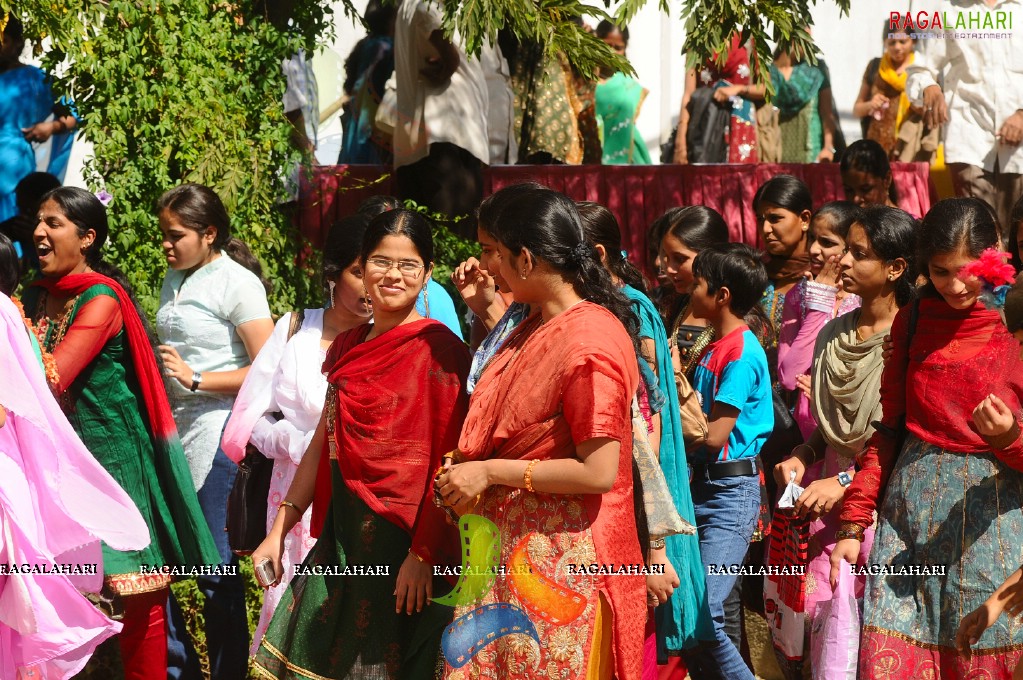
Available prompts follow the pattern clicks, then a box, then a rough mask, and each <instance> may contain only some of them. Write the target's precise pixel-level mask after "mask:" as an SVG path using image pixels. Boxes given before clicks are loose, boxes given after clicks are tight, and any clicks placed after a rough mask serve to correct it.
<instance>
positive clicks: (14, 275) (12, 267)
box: [0, 234, 21, 297]
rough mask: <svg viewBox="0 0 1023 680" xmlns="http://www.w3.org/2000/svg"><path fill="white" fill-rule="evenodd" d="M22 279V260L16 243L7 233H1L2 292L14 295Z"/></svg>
mask: <svg viewBox="0 0 1023 680" xmlns="http://www.w3.org/2000/svg"><path fill="white" fill-rule="evenodd" d="M20 280H21V260H19V259H18V251H16V250H15V249H14V243H13V242H12V241H11V239H9V238H7V236H6V235H5V234H0V293H3V294H4V295H6V296H7V297H11V296H12V295H14V291H15V289H16V288H17V287H18V281H20Z"/></svg>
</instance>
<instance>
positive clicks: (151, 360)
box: [32, 272, 178, 441]
mask: <svg viewBox="0 0 1023 680" xmlns="http://www.w3.org/2000/svg"><path fill="white" fill-rule="evenodd" d="M100 284H102V285H104V286H109V287H110V288H112V289H113V291H114V294H115V295H116V296H117V303H118V305H119V306H120V309H121V316H122V317H123V319H124V332H125V333H126V334H127V336H128V352H129V353H130V354H131V362H132V366H133V367H134V368H135V375H136V377H137V378H138V381H139V391H140V392H141V393H142V400H143V402H144V403H145V405H146V415H147V416H148V418H149V430H150V432H152V434H153V436H154V437H157V438H159V439H161V440H164V441H166V440H169V439H172V438H177V436H178V428H177V425H175V423H174V418H173V417H172V416H171V409H170V402H168V401H167V390H166V388H165V387H164V384H163V376H162V375H160V369H159V367H158V366H157V363H156V357H155V356H154V354H153V349H152V345H151V344H150V343H149V334H148V333H147V332H146V327H145V324H143V323H142V319H141V318H139V315H138V312H136V311H135V303H134V302H132V300H131V297H130V296H129V295H128V292H127V291H126V290H124V288H122V287H121V284H119V283H118V282H117V281H115V280H113V279H112V278H110V277H109V276H104V275H103V274H97V273H95V272H88V273H85V274H68V275H67V276H62V277H61V278H59V279H41V280H39V281H36V282H35V283H33V284H32V285H33V286H39V287H40V288H43V289H45V290H46V291H48V292H49V293H50V294H51V295H59V296H61V297H74V296H75V295H80V294H82V293H83V292H85V291H86V290H87V289H89V288H91V287H92V286H96V285H100Z"/></svg>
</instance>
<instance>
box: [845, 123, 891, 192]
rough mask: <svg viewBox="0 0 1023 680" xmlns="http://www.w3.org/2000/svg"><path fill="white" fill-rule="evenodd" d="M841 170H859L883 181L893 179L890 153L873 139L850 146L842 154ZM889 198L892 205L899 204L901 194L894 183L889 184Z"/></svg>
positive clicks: (859, 141)
mask: <svg viewBox="0 0 1023 680" xmlns="http://www.w3.org/2000/svg"><path fill="white" fill-rule="evenodd" d="M839 170H840V172H843V173H844V172H846V171H847V170H859V171H860V172H865V173H867V174H868V175H871V176H873V177H877V178H878V179H881V180H883V179H885V178H886V177H887V178H888V179H889V180H891V178H892V166H891V164H890V163H889V162H888V152H886V151H885V150H884V147H883V146H881V145H880V144H878V143H877V142H875V141H874V140H873V139H860V140H858V141H855V142H853V143H852V144H850V145H849V146H848V147H847V148H846V150H845V152H844V153H843V154H842V160H841V162H840V163H839ZM888 198H889V199H891V202H892V203H898V202H899V192H898V190H897V189H896V188H895V182H894V181H889V182H888Z"/></svg>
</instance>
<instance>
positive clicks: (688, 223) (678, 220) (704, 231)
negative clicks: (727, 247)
mask: <svg viewBox="0 0 1023 680" xmlns="http://www.w3.org/2000/svg"><path fill="white" fill-rule="evenodd" d="M650 232H651V233H659V234H660V239H663V238H664V237H665V236H666V235H667V234H671V235H672V236H673V237H674V238H677V239H678V240H679V241H681V242H682V243H684V244H686V246H687V247H688V248H689V249H690V250H692V251H694V252H697V253H698V252H700V251H701V250H703V249H705V248H709V247H711V246H714V245H720V244H722V243H728V225H727V224H726V223H725V218H723V217H721V213H719V212H718V211H717V210H714V209H713V208H708V207H707V206H705V205H688V206H685V207H681V208H670V209H669V210H668V211H667V212H665V213H664V214H663V215H661V216H660V217H658V218H657V219H656V220H654V223H653V224H652V225H650Z"/></svg>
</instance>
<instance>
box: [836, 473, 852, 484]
mask: <svg viewBox="0 0 1023 680" xmlns="http://www.w3.org/2000/svg"><path fill="white" fill-rule="evenodd" d="M838 483H839V484H841V485H842V486H843V487H847V486H849V485H850V484H852V477H850V476H849V473H848V472H846V471H845V470H842V471H841V472H839V473H838Z"/></svg>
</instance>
